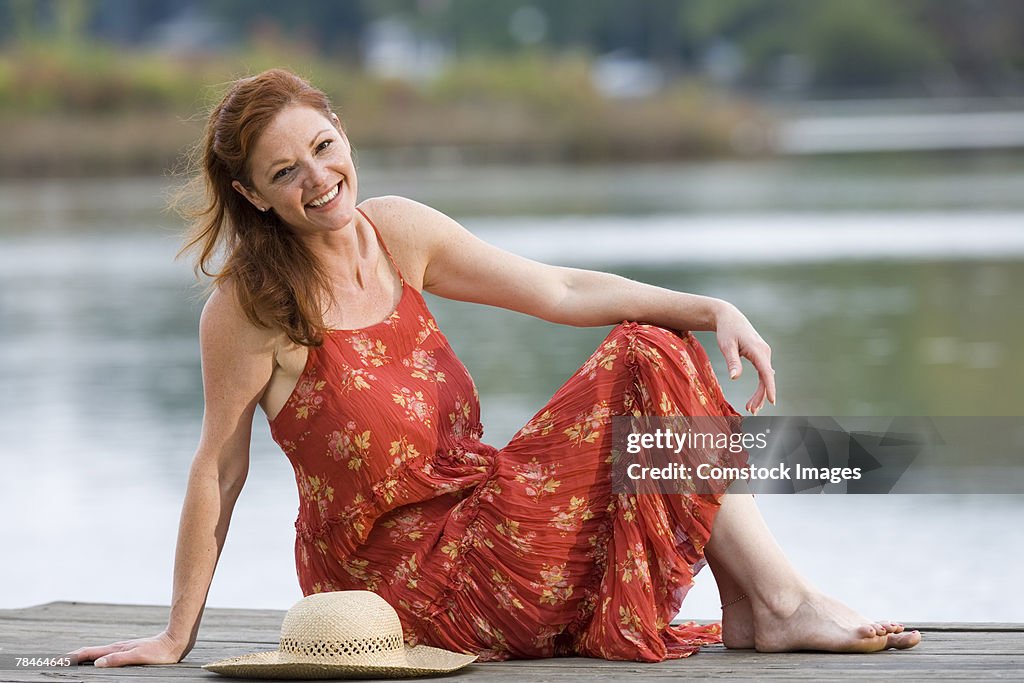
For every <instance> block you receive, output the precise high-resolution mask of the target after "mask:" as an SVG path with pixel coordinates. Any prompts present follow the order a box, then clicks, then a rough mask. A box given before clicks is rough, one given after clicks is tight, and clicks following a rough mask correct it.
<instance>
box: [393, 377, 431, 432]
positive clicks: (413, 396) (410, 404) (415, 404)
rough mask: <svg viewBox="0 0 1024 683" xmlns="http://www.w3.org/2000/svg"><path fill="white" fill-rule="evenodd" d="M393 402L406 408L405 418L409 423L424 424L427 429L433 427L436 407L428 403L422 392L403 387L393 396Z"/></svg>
mask: <svg viewBox="0 0 1024 683" xmlns="http://www.w3.org/2000/svg"><path fill="white" fill-rule="evenodd" d="M391 400H392V401H394V402H395V403H397V404H398V405H400V406H402V407H403V408H405V417H406V419H408V420H409V421H411V422H422V423H423V424H424V425H425V426H427V427H430V426H432V425H433V422H432V416H433V413H434V407H433V406H431V405H430V404H429V403H427V400H426V398H425V397H424V396H423V392H422V391H419V390H416V391H413V390H412V389H410V388H409V387H402V388H401V390H399V391H397V392H395V393H393V394H391Z"/></svg>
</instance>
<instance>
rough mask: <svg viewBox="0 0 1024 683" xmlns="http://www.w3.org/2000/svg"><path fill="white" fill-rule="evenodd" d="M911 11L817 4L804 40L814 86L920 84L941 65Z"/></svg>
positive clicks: (871, 2)
mask: <svg viewBox="0 0 1024 683" xmlns="http://www.w3.org/2000/svg"><path fill="white" fill-rule="evenodd" d="M908 5H912V3H908V4H907V5H904V4H901V3H894V2H889V1H888V0H857V1H856V2H827V3H826V2H822V3H814V5H813V6H812V7H813V9H811V11H810V13H809V15H808V16H807V19H806V29H807V30H806V32H805V33H804V34H803V35H804V36H805V38H804V43H805V46H806V53H807V55H808V56H809V57H810V58H811V61H812V63H813V64H814V68H815V82H816V83H818V84H819V85H823V86H828V87H833V88H834V87H838V86H845V87H853V88H857V87H864V86H889V85H895V84H900V83H904V82H906V81H907V80H911V79H915V78H917V79H919V78H920V77H921V75H922V74H926V73H927V70H928V69H929V68H932V67H935V66H937V65H938V64H940V63H941V54H940V49H939V47H938V45H937V44H936V41H935V40H934V37H933V36H930V35H929V34H928V32H927V31H926V30H925V29H924V28H923V27H922V26H921V25H920V24H918V23H916V22H915V21H914V18H913V17H912V16H911V13H910V12H909V11H908Z"/></svg>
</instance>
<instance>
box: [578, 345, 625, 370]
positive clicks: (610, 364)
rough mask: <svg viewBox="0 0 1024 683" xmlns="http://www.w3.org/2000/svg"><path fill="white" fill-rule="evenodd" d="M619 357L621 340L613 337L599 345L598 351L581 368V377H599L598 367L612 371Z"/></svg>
mask: <svg viewBox="0 0 1024 683" xmlns="http://www.w3.org/2000/svg"><path fill="white" fill-rule="evenodd" d="M618 357H619V342H618V340H617V339H613V340H611V341H609V342H606V343H604V344H602V345H601V346H600V347H598V349H597V351H596V352H595V353H594V355H592V356H591V357H590V358H588V359H587V362H586V363H584V364H583V366H582V367H581V368H580V369H579V372H578V374H579V375H580V377H586V378H587V379H589V380H593V379H596V378H597V371H598V369H599V368H600V369H602V370H608V371H611V370H612V369H613V368H614V367H615V359H616V358H618Z"/></svg>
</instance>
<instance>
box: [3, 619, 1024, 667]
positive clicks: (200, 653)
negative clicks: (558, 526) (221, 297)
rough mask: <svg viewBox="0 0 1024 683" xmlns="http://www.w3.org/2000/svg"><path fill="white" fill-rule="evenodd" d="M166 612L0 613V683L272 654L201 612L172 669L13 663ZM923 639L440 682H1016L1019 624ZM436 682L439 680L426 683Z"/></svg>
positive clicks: (954, 629) (260, 635)
mask: <svg viewBox="0 0 1024 683" xmlns="http://www.w3.org/2000/svg"><path fill="white" fill-rule="evenodd" d="M167 609H168V608H167V607H153V606H137V605H106V604H95V603H79V602H52V603H49V604H46V605H39V606H36V607H28V608H24V609H9V610H0V681H83V682H91V683H97V682H108V681H133V680H141V681H147V682H153V683H157V682H159V681H175V682H177V681H191V680H202V681H207V682H210V681H217V680H228V679H226V678H223V677H221V676H218V675H216V674H213V673H209V672H207V671H203V670H202V669H201V668H200V667H201V666H202V665H203V664H204V663H207V662H212V661H215V660H218V659H222V658H225V657H230V656H234V655H239V654H244V653H246V652H257V651H262V650H273V649H276V647H277V641H278V634H279V629H280V626H281V621H282V619H283V617H284V612H280V611H273V610H244V609H209V610H207V611H206V614H205V616H204V618H203V623H202V627H201V629H200V633H199V641H198V643H197V644H196V646H195V648H194V649H193V650H192V652H191V653H190V654H189V656H188V657H186V658H185V661H183V662H181V663H180V664H176V665H171V666H152V667H129V668H124V669H96V668H94V667H92V666H91V665H83V666H81V667H70V668H65V669H58V668H50V669H36V670H33V669H25V668H17V667H16V666H15V657H33V656H35V657H42V656H47V655H49V656H59V655H61V654H63V653H65V652H68V651H70V650H73V649H76V648H78V647H81V646H84V645H101V644H104V643H108V642H112V641H115V640H125V639H129V638H137V637H140V636H145V635H152V634H155V633H157V632H158V631H159V630H160V629H162V628H163V627H164V625H165V624H166V619H167ZM912 626H913V628H917V629H919V630H920V631H922V633H923V635H924V639H923V641H922V642H921V644H920V645H918V646H917V647H916V648H914V649H912V650H907V651H903V652H898V651H895V650H890V651H888V652H882V653H875V654H869V655H825V654H813V653H792V654H759V653H756V652H751V651H737V650H727V649H725V648H724V647H722V646H720V645H719V646H713V647H707V648H704V649H703V650H702V651H701V652H700V653H699V654H697V655H694V656H693V657H689V658H687V659H682V660H675V661H670V662H663V663H660V664H639V663H634V662H608V661H604V660H598V659H583V658H561V659H542V660H527V661H512V662H495V663H488V664H473V665H471V666H469V667H467V668H466V669H463V670H461V671H460V672H457V673H456V674H453V675H451V676H449V677H446V679H450V680H457V681H459V682H460V683H469V682H477V681H479V682H484V681H499V682H500V681H507V682H509V683H512V682H514V683H540V682H550V683H560V682H563V681H564V682H567V683H568V682H571V681H593V680H615V681H636V682H637V683H646V682H648V681H680V680H698V679H747V680H751V679H752V680H814V681H823V680H888V679H899V680H906V681H920V680H929V681H935V680H965V679H971V680H985V679H1008V680H1022V679H1024V624H995V623H970V624H951V623H931V624H913V625H912ZM436 680H441V679H436Z"/></svg>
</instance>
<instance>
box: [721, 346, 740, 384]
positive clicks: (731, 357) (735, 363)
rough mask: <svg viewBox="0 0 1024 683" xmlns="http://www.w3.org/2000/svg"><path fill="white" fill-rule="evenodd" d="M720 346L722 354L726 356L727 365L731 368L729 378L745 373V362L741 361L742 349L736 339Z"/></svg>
mask: <svg viewBox="0 0 1024 683" xmlns="http://www.w3.org/2000/svg"><path fill="white" fill-rule="evenodd" d="M720 348H721V349H722V355H723V356H725V365H726V367H727V368H728V369H729V379H736V378H737V377H739V376H740V375H741V374H743V363H742V362H741V361H740V349H739V347H738V346H737V344H736V341H735V340H733V341H730V342H728V343H727V344H726V345H725V346H721V347H720Z"/></svg>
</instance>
